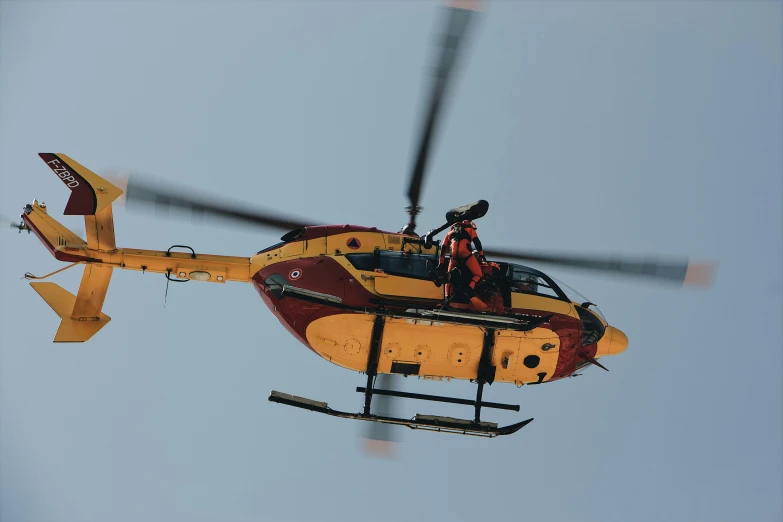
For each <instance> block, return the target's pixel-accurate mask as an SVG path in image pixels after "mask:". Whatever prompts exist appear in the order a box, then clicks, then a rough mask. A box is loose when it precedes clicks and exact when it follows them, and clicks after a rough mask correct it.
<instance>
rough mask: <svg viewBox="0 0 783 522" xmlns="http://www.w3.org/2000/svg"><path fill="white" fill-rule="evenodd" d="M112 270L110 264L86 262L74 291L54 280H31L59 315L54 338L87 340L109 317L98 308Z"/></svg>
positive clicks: (64, 341)
mask: <svg viewBox="0 0 783 522" xmlns="http://www.w3.org/2000/svg"><path fill="white" fill-rule="evenodd" d="M111 274H112V267H111V266H107V265H98V264H90V265H87V266H86V267H85V268H84V275H83V276H82V282H81V284H80V285H79V292H78V294H77V295H73V294H72V293H70V292H68V291H67V290H65V289H64V288H62V287H60V286H59V285H57V284H55V283H30V286H32V287H33V289H34V290H35V291H36V292H38V295H40V296H41V297H42V298H43V300H44V301H46V303H47V304H48V305H49V306H50V307H51V308H52V310H54V312H55V313H56V314H57V315H58V316H60V319H61V321H60V327H59V328H58V329H57V333H56V334H55V336H54V342H56V343H78V342H84V341H87V340H88V339H90V338H91V337H92V336H93V335H95V334H96V333H98V331H99V330H100V329H101V328H103V327H104V326H106V324H108V322H109V321H111V317H109V316H108V315H106V314H104V313H103V312H101V309H102V308H103V301H104V299H105V298H106V290H107V289H108V288H109V281H110V279H111Z"/></svg>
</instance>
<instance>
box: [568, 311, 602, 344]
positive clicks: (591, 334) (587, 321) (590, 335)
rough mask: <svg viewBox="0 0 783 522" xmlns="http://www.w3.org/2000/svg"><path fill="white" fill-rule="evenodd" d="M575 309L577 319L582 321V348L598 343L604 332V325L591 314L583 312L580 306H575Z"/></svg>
mask: <svg viewBox="0 0 783 522" xmlns="http://www.w3.org/2000/svg"><path fill="white" fill-rule="evenodd" d="M575 308H576V312H577V313H578V314H579V319H580V320H581V321H582V346H588V345H591V344H595V343H597V342H598V341H600V340H601V337H603V336H604V332H605V331H606V329H605V328H604V323H602V322H601V320H600V319H598V317H596V316H595V315H593V314H592V312H589V311H587V310H585V309H584V308H582V307H581V306H576V307H575Z"/></svg>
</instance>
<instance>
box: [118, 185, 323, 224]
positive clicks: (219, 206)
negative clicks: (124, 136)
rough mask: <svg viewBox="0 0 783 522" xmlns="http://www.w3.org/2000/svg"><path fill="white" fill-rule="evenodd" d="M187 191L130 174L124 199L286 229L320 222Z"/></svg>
mask: <svg viewBox="0 0 783 522" xmlns="http://www.w3.org/2000/svg"><path fill="white" fill-rule="evenodd" d="M188 192H189V191H186V190H185V189H183V188H171V187H168V188H166V187H163V186H161V185H159V184H152V183H151V182H147V181H144V180H141V179H139V178H137V177H136V176H131V177H129V178H128V180H127V188H126V190H125V201H126V204H127V205H128V206H130V205H133V204H141V205H147V206H151V207H154V208H155V209H156V210H158V211H168V210H169V209H172V208H174V209H179V210H187V211H190V212H191V213H192V215H193V216H194V217H198V218H201V217H204V216H209V217H214V218H222V219H225V220H231V221H236V222H240V223H243V224H247V225H253V226H260V227H266V228H273V229H278V230H285V231H290V230H296V229H299V228H303V227H305V226H314V225H317V224H318V223H313V222H305V221H304V220H302V219H301V218H293V217H289V216H285V215H283V214H280V213H277V212H274V211H265V210H260V209H257V208H248V207H243V206H242V204H240V203H238V202H231V201H222V202H221V201H218V200H217V199H216V198H215V197H214V196H211V195H195V194H193V193H188Z"/></svg>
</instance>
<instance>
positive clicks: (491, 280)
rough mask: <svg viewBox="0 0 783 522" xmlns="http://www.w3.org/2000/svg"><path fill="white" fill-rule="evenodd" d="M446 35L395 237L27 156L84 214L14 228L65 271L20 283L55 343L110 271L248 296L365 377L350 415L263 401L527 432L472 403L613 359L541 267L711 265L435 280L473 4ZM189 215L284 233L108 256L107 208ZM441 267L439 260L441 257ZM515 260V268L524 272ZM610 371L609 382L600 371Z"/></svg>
mask: <svg viewBox="0 0 783 522" xmlns="http://www.w3.org/2000/svg"><path fill="white" fill-rule="evenodd" d="M444 9H445V14H446V22H445V31H444V37H443V40H442V41H443V46H442V51H441V53H440V55H439V59H438V67H437V68H436V69H435V75H434V78H433V82H432V85H431V86H430V99H429V106H428V110H427V112H426V115H425V118H424V125H423V128H422V130H421V137H420V139H419V142H418V146H417V149H416V155H415V161H414V164H413V168H412V170H411V172H410V175H409V179H408V190H407V198H408V205H407V206H406V212H407V214H408V216H409V217H408V221H407V223H405V224H404V226H403V227H402V228H401V229H400V230H398V231H396V232H395V231H388V230H383V229H379V228H376V227H371V226H360V225H351V224H337V225H332V224H320V223H314V222H310V221H307V220H301V219H298V218H292V217H289V216H284V215H282V214H280V213H277V212H273V211H267V210H259V209H256V208H247V207H243V206H242V205H240V204H239V203H236V202H229V203H223V202H219V201H217V199H216V198H215V197H213V196H211V195H205V196H200V197H199V196H194V195H190V194H186V193H185V191H183V190H181V189H179V188H170V187H163V186H162V185H159V184H153V183H148V182H143V181H140V180H138V179H135V178H130V179H128V180H126V181H127V184H126V185H125V186H123V187H121V186H120V185H122V183H118V182H116V181H115V182H114V183H112V182H111V181H109V180H108V179H105V178H104V177H101V176H100V175H98V174H96V173H95V172H93V171H92V170H90V169H89V168H87V167H85V166H83V165H82V164H80V163H78V162H77V161H76V160H74V159H72V158H70V157H69V156H67V155H65V154H62V153H39V157H40V158H41V159H42V160H43V161H44V163H45V164H46V165H47V166H48V167H49V168H50V169H51V171H52V172H53V173H54V174H55V175H56V176H57V177H58V178H59V179H60V180H61V182H62V183H63V184H65V186H66V187H67V188H68V189H69V190H70V191H71V195H70V198H69V199H68V202H67V204H66V206H65V209H64V212H63V214H64V215H75V216H83V218H84V224H85V234H84V235H85V237H84V238H82V237H80V236H79V235H77V234H75V233H73V232H72V231H70V230H69V229H67V228H66V227H65V226H63V225H62V224H61V223H59V222H58V221H56V220H55V219H54V218H53V217H52V216H50V214H49V212H48V209H47V207H46V205H45V204H43V203H39V202H38V200H33V202H32V203H31V204H28V205H26V206H25V207H24V210H23V212H22V213H21V215H20V217H21V222H20V223H19V224H14V225H13V227H14V228H16V229H18V230H19V232H22V231H27V232H28V233H33V234H35V235H36V236H37V237H38V239H39V240H40V241H41V242H42V243H43V245H44V246H45V247H46V248H47V250H48V251H49V252H50V254H52V255H53V256H54V258H55V259H56V260H58V261H61V262H64V263H68V265H67V266H66V267H64V268H62V269H60V270H57V271H55V272H53V273H51V274H48V275H46V276H42V277H37V276H35V275H33V274H30V273H27V274H25V277H26V278H27V279H28V280H31V282H30V285H31V286H32V288H33V289H34V290H35V291H36V292H37V293H38V294H39V295H40V296H41V297H42V298H43V299H44V301H45V302H46V303H47V304H48V305H49V306H50V307H51V308H52V310H53V311H54V312H55V313H56V314H57V316H58V317H59V318H60V325H59V327H58V329H57V331H56V333H55V336H54V342H86V341H89V340H90V339H91V338H92V337H93V336H95V335H96V334H97V333H98V332H99V331H101V329H102V328H103V327H104V326H106V325H107V324H108V323H109V322H110V320H111V318H110V317H109V316H108V315H107V314H106V313H105V312H104V310H103V305H104V301H105V298H106V294H107V291H108V287H109V284H110V281H111V276H112V273H113V271H114V270H115V269H124V270H135V271H140V272H142V273H146V272H150V273H155V274H162V275H164V276H165V277H166V280H167V284H168V283H169V282H174V283H184V282H190V281H199V282H206V283H218V284H225V283H227V282H229V281H230V282H238V283H249V284H251V285H252V286H253V288H254V289H255V290H256V292H257V293H258V294H259V296H260V297H261V299H262V300H263V302H264V304H265V305H266V306H267V307H268V309H269V310H270V311H271V312H272V313H273V314H274V316H275V317H276V318H277V319H278V320H279V322H280V323H281V325H282V326H283V327H284V328H285V329H286V330H287V331H288V333H290V335H291V336H292V337H293V338H295V339H296V340H298V341H299V342H300V343H301V344H303V345H304V346H305V347H307V348H308V349H309V350H311V351H312V352H314V353H315V354H316V355H317V356H319V357H321V358H322V359H325V360H326V361H328V362H330V363H332V364H335V365H337V366H340V367H342V368H345V369H347V370H350V371H353V372H357V373H360V374H365V375H366V384H365V386H363V387H357V388H356V391H357V392H358V393H362V394H363V396H364V404H363V408H362V410H361V411H360V412H356V413H354V412H346V411H340V410H335V409H332V408H330V407H329V405H328V403H326V402H321V401H315V400H311V399H308V398H304V397H300V396H296V395H292V394H288V393H282V392H279V391H276V390H273V391H272V392H271V393H270V395H269V397H268V400H269V401H271V402H275V403H278V404H282V405H287V406H292V407H296V408H302V409H305V410H310V411H314V412H318V413H322V414H326V415H331V416H336V417H342V418H349V419H355V420H364V421H371V422H375V423H380V424H390V425H400V426H406V427H408V428H411V429H422V430H427V431H435V432H442V433H456V434H462V435H474V436H482V437H489V438H494V437H497V436H501V435H510V434H513V433H516V432H518V431H519V430H520V429H521V428H523V427H525V426H526V425H528V424H529V423H530V422H531V421H532V420H533V419H532V418H530V419H526V420H523V421H521V422H517V423H514V424H511V425H508V426H499V425H498V424H497V423H494V422H488V421H486V420H482V418H481V412H482V409H484V408H490V409H501V410H510V411H519V405H512V404H502V403H494V402H488V401H484V400H483V390H484V386H485V385H492V384H493V383H505V384H514V385H515V386H524V385H540V384H545V383H551V382H555V381H558V380H561V379H564V378H568V377H570V376H573V375H575V374H576V372H578V371H580V370H581V369H582V368H584V367H586V366H589V365H595V366H598V367H600V368H602V369H604V370H606V367H605V366H604V365H603V364H602V362H601V361H600V359H602V358H605V357H609V356H613V355H618V354H621V353H622V352H624V351H625V350H626V348H627V347H628V342H629V341H628V338H627V336H626V334H625V333H623V332H622V330H620V329H619V328H618V327H616V326H613V325H610V324H609V323H608V322H607V320H606V318H605V317H604V315H603V314H602V313H601V311H600V309H599V308H598V307H597V306H596V305H595V304H594V303H591V302H590V301H589V300H588V299H586V298H584V297H583V296H581V294H579V293H578V292H576V291H575V290H573V289H571V288H570V287H568V285H566V284H565V283H562V282H560V281H558V280H556V279H555V278H553V277H551V276H550V275H548V274H547V273H545V272H543V271H541V270H539V269H537V268H534V267H532V266H529V265H528V263H532V264H535V263H541V264H548V265H554V266H565V267H574V268H582V269H588V270H594V271H603V272H608V273H612V274H621V275H625V276H636V277H644V278H648V279H652V280H656V281H666V282H670V283H675V284H679V285H707V284H709V283H710V281H711V279H712V273H713V271H714V269H713V267H712V265H710V264H697V263H690V262H688V261H685V262H662V261H655V260H651V258H645V259H643V260H636V259H627V258H624V257H622V258H618V257H610V256H597V257H596V256H592V257H591V256H574V255H562V254H551V253H543V254H542V253H529V252H523V251H518V250H510V249H505V248H493V247H488V248H483V252H484V256H485V259H483V260H482V262H481V268H482V274H483V276H482V278H481V280H480V281H479V283H478V284H477V285H476V287H475V289H474V291H473V293H472V295H473V296H477V297H478V298H479V300H480V301H481V302H482V303H483V305H482V309H480V310H477V309H475V307H473V306H471V301H470V299H469V298H470V297H471V295H469V293H466V292H465V290H464V289H465V287H466V285H465V279H466V277H467V276H468V273H467V271H465V270H463V269H461V268H460V267H459V266H457V268H456V269H454V270H451V271H448V272H444V270H443V266H444V265H443V263H442V262H441V260H442V259H443V255H442V254H443V249H444V248H445V247H446V245H442V244H441V241H440V240H437V239H435V236H436V235H438V234H439V233H440V232H443V231H444V230H446V229H447V228H449V227H454V226H458V225H459V224H460V223H462V222H465V221H473V220H478V219H480V218H481V217H483V216H484V215H485V214H486V213H487V212H488V210H489V203H488V202H487V201H486V200H477V201H473V202H470V203H467V204H464V205H460V206H457V207H455V208H452V209H450V210H448V211H447V212H446V214H445V218H444V222H443V223H441V224H439V225H438V226H436V227H434V228H432V229H430V230H429V231H427V232H426V233H424V234H423V235H418V234H417V233H416V227H417V223H416V218H417V215H418V214H419V213H420V212H421V210H422V207H421V206H420V199H421V190H422V187H423V182H424V178H425V174H426V171H427V163H428V154H429V152H430V149H431V143H432V139H433V136H434V134H435V132H436V130H437V123H438V121H439V117H440V111H441V106H442V104H443V101H444V100H445V98H446V96H447V88H448V86H449V79H450V77H451V74H452V71H453V67H454V64H455V63H456V61H457V58H458V57H459V52H460V50H461V48H462V46H463V42H464V41H465V39H466V37H467V34H468V30H469V28H470V26H471V23H472V21H473V19H474V17H475V16H476V14H477V12H478V7H477V6H476V5H473V4H470V5H468V4H460V5H451V6H448V7H445V8H444ZM120 198H124V200H125V202H126V204H128V205H132V204H140V205H144V206H147V207H154V208H156V209H177V210H180V211H189V212H192V213H194V214H196V215H198V216H200V217H206V216H209V217H213V218H218V219H230V220H233V221H236V222H242V223H245V224H250V225H254V226H259V227H265V228H271V229H274V230H279V231H282V232H284V234H283V235H282V236H281V237H280V241H279V242H278V243H276V244H273V245H271V246H268V247H266V248H264V249H262V250H260V251H257V252H256V253H255V254H252V255H248V256H225V255H214V254H203V253H197V252H196V251H195V250H194V249H193V248H191V247H189V246H186V245H172V246H171V247H170V248H169V249H168V250H166V251H157V250H144V249H136V248H118V247H117V245H116V240H115V234H114V216H113V205H114V204H115V203H116V202H118V201H120ZM449 257H450V256H448V255H446V256H445V258H446V259H447V260H448V259H449ZM522 263H525V264H522ZM76 265H84V266H85V268H84V272H83V275H82V279H81V282H80V285H79V288H78V290H77V293H76V295H74V294H72V293H70V292H68V291H67V290H65V289H64V288H62V287H60V286H59V285H57V284H55V283H52V282H43V281H41V280H43V279H47V278H48V277H50V276H53V275H55V274H57V273H60V272H62V271H63V270H66V269H69V268H71V267H74V266H76ZM607 371H608V370H607ZM392 375H402V376H418V377H419V378H422V379H428V380H435V381H443V380H447V381H448V380H452V379H455V380H468V381H471V382H475V383H476V384H477V391H476V397H475V399H460V398H454V397H446V396H438V395H426V394H418V393H408V392H402V391H395V390H392V389H384V388H379V387H378V386H377V384H378V382H379V381H378V378H380V377H383V376H392ZM376 396H385V397H396V398H405V399H412V400H425V401H433V402H442V403H452V404H461V405H466V406H471V407H473V409H474V415H473V418H471V419H457V418H452V417H445V416H435V415H421V414H417V415H416V416H415V417H414V418H412V419H404V418H397V417H394V416H390V415H379V414H377V413H372V411H371V406H372V401H373V397H376Z"/></svg>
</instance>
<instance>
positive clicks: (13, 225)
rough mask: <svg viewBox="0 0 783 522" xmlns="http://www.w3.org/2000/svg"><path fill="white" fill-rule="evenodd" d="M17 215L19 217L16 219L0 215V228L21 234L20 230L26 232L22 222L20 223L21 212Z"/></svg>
mask: <svg viewBox="0 0 783 522" xmlns="http://www.w3.org/2000/svg"><path fill="white" fill-rule="evenodd" d="M19 214H20V217H17V218H16V219H11V218H10V217H8V216H6V215H5V214H0V227H3V228H7V229H11V230H18V231H19V232H21V231H22V230H26V229H25V225H24V222H23V221H22V218H21V212H20V213H19Z"/></svg>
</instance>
